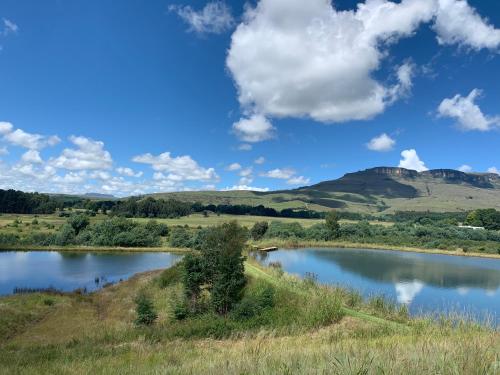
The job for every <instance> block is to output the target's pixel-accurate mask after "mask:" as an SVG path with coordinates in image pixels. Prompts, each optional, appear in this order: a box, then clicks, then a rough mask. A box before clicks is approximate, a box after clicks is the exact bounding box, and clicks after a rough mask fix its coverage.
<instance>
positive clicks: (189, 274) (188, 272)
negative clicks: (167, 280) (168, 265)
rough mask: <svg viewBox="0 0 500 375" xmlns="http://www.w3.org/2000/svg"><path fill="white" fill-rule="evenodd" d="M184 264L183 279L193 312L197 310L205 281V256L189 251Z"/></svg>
mask: <svg viewBox="0 0 500 375" xmlns="http://www.w3.org/2000/svg"><path fill="white" fill-rule="evenodd" d="M183 265H184V267H183V268H184V269H183V271H184V272H183V274H182V281H183V284H184V290H185V293H186V298H187V300H188V304H189V308H190V310H191V312H195V311H196V304H197V302H198V298H199V296H200V293H201V286H202V284H203V283H204V282H205V272H204V270H203V258H202V257H201V256H200V255H197V254H191V253H189V254H187V255H186V256H185V257H184V259H183Z"/></svg>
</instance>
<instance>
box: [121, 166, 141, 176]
mask: <svg viewBox="0 0 500 375" xmlns="http://www.w3.org/2000/svg"><path fill="white" fill-rule="evenodd" d="M116 172H118V174H121V175H123V176H128V177H142V175H143V173H142V172H135V171H134V170H133V169H132V168H128V167H127V168H125V167H119V168H116Z"/></svg>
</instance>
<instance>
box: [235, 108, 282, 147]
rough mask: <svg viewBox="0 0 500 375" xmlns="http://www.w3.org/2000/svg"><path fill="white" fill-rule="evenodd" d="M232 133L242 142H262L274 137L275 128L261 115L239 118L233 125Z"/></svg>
mask: <svg viewBox="0 0 500 375" xmlns="http://www.w3.org/2000/svg"><path fill="white" fill-rule="evenodd" d="M233 131H234V133H235V134H236V136H237V137H238V138H239V139H240V140H242V141H243V142H250V143H256V142H262V141H266V140H268V139H271V138H273V137H274V131H275V128H274V127H273V125H272V124H271V123H270V122H269V120H268V119H266V118H265V117H264V116H262V115H252V116H251V117H249V118H241V119H240V120H239V121H238V122H235V123H234V124H233Z"/></svg>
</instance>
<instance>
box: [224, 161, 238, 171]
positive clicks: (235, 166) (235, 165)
mask: <svg viewBox="0 0 500 375" xmlns="http://www.w3.org/2000/svg"><path fill="white" fill-rule="evenodd" d="M240 169H241V165H240V164H239V163H232V164H229V165H228V166H227V168H226V170H228V171H230V172H234V171H238V170H240Z"/></svg>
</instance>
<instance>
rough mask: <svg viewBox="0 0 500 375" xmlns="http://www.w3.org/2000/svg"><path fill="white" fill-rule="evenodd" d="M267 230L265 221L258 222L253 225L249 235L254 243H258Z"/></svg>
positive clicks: (267, 226)
mask: <svg viewBox="0 0 500 375" xmlns="http://www.w3.org/2000/svg"><path fill="white" fill-rule="evenodd" d="M268 228H269V224H268V223H267V221H259V222H257V223H255V224H254V226H253V227H252V229H251V231H250V235H251V236H252V238H253V239H254V240H255V241H258V240H260V239H261V238H262V237H264V235H265V234H266V232H267V229H268Z"/></svg>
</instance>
